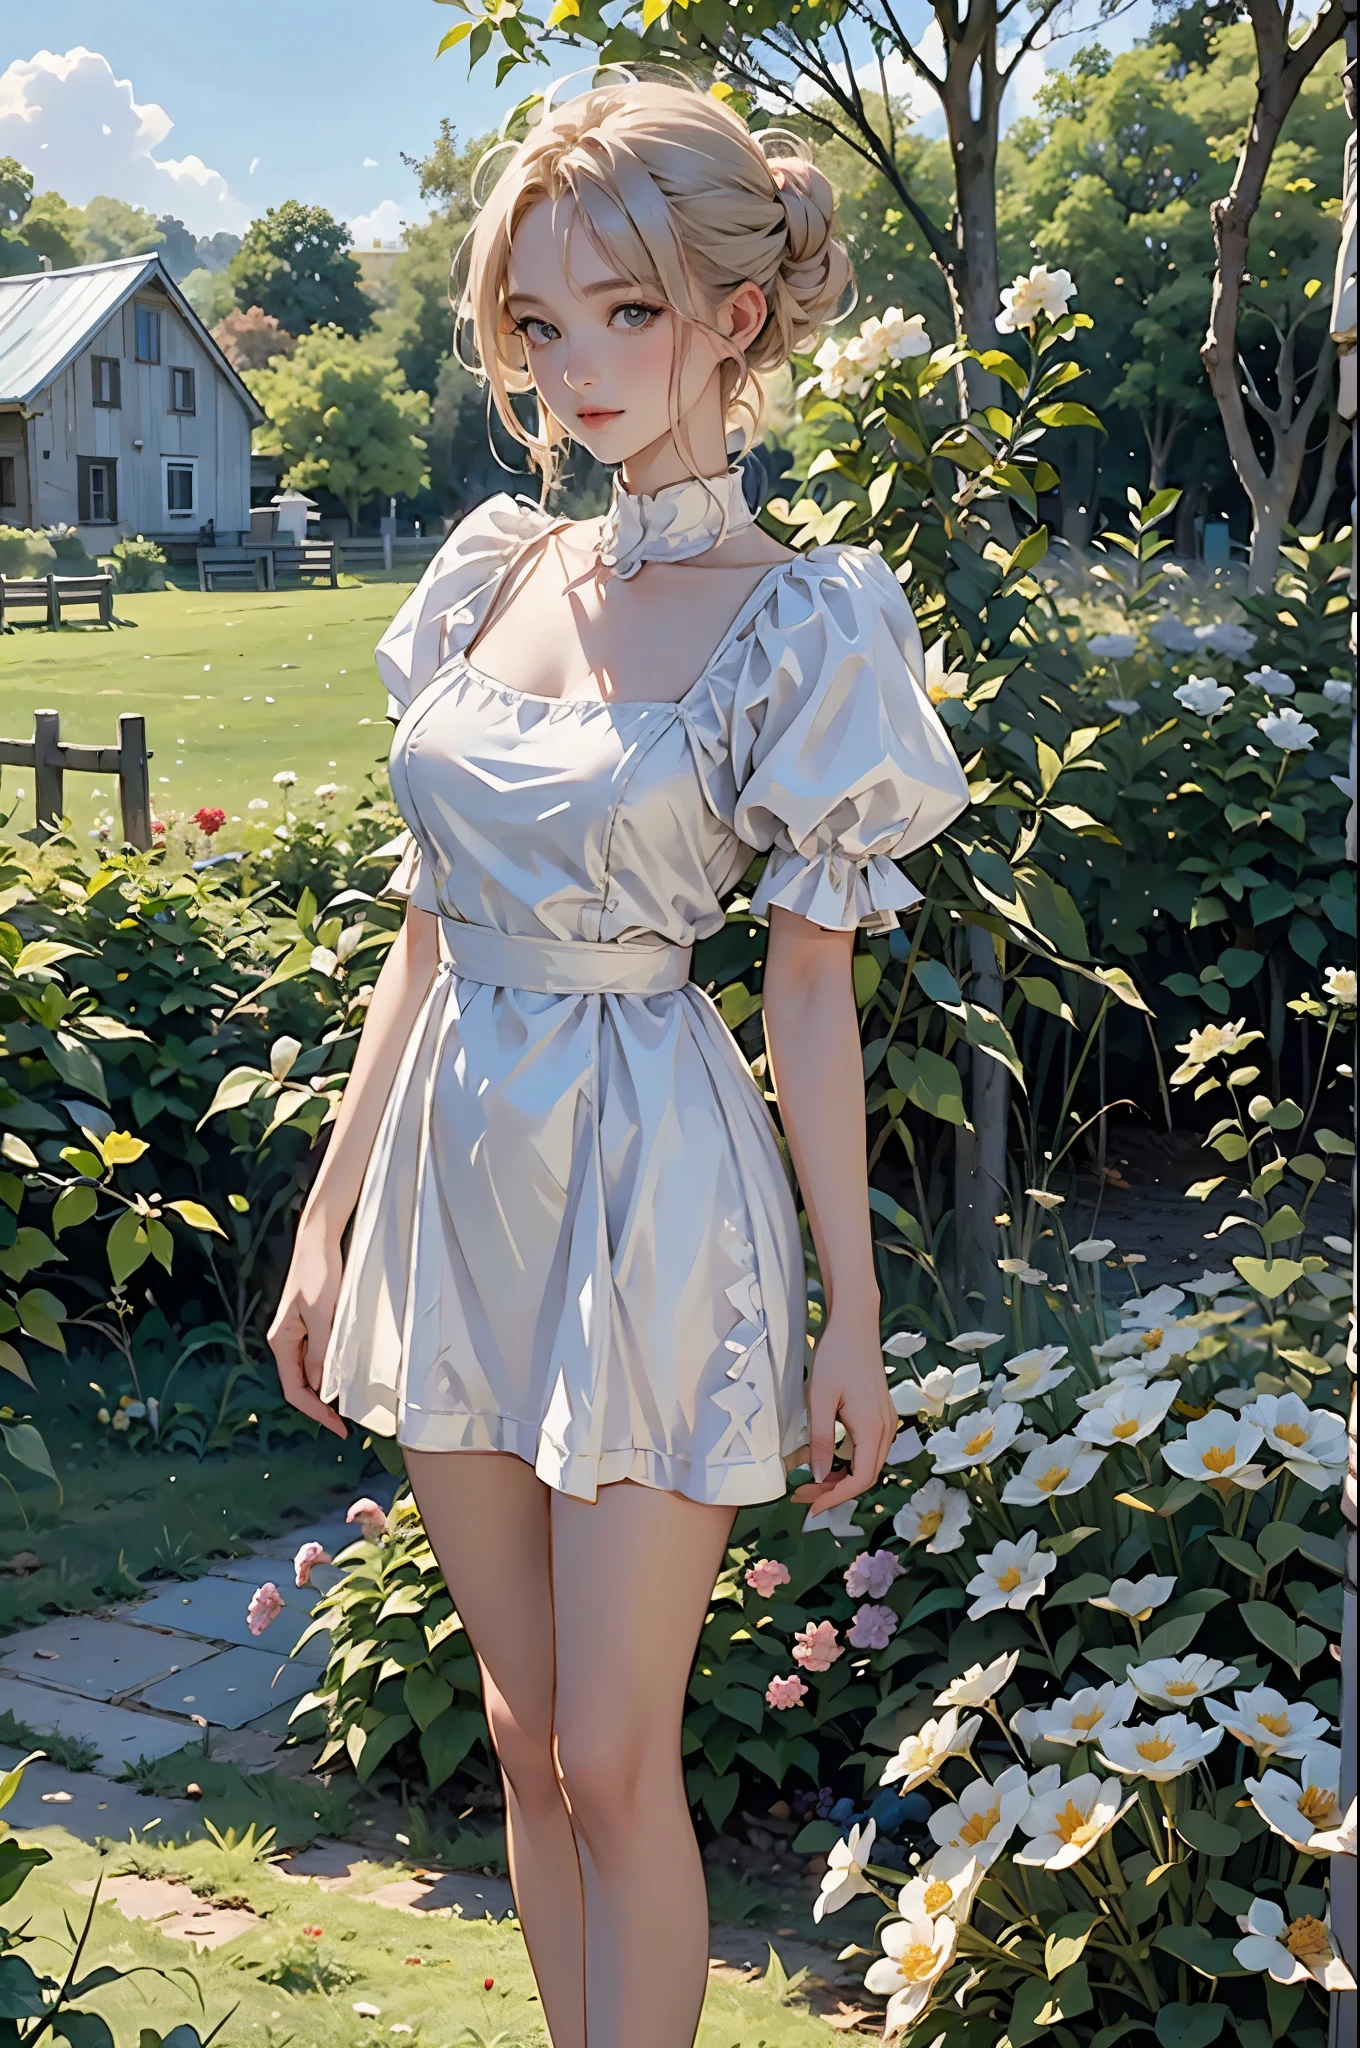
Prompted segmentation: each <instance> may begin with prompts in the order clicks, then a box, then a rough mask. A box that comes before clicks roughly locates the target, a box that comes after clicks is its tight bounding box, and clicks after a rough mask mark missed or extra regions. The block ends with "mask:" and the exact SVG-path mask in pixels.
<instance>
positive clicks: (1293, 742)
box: [1256, 704, 1318, 754]
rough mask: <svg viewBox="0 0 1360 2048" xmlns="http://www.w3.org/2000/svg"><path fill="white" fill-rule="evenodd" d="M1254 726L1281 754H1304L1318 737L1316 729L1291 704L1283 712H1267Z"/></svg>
mask: <svg viewBox="0 0 1360 2048" xmlns="http://www.w3.org/2000/svg"><path fill="white" fill-rule="evenodd" d="M1256 724H1257V728H1258V730H1259V731H1261V732H1263V733H1264V734H1265V736H1266V738H1267V739H1268V740H1271V741H1272V742H1273V743H1274V745H1275V746H1277V747H1278V748H1279V749H1280V752H1281V753H1282V754H1306V753H1307V751H1308V749H1309V747H1311V746H1312V744H1313V741H1314V740H1315V739H1316V738H1317V736H1318V729H1317V727H1316V726H1315V725H1310V724H1309V723H1308V721H1307V719H1306V718H1304V717H1302V716H1301V715H1300V713H1299V712H1297V711H1296V710H1295V709H1294V707H1293V705H1292V704H1287V705H1286V706H1285V708H1284V710H1283V711H1268V712H1267V713H1266V715H1265V717H1264V718H1258V719H1257V721H1256Z"/></svg>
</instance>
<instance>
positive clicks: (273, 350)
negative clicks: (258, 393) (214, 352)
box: [212, 306, 297, 370]
mask: <svg viewBox="0 0 1360 2048" xmlns="http://www.w3.org/2000/svg"><path fill="white" fill-rule="evenodd" d="M212 337H213V340H214V341H215V342H216V343H217V346H218V347H219V348H220V349H221V351H222V353H223V355H224V356H225V357H226V359H227V361H228V362H229V363H230V364H231V366H232V368H233V369H234V370H263V369H265V368H267V366H268V364H269V362H270V361H271V359H272V358H273V357H274V356H291V355H292V354H293V352H294V350H295V349H296V348H297V337H296V335H292V334H290V333H289V332H288V329H287V328H286V327H280V325H279V323H278V321H277V320H276V319H275V318H274V316H273V314H272V313H266V312H263V311H262V310H261V308H260V307H259V306H247V307H246V308H245V310H244V311H242V310H241V309H240V308H239V307H236V308H233V310H232V311H231V312H229V313H227V314H226V315H225V316H224V317H223V318H222V319H221V320H219V321H218V323H217V325H216V326H215V327H214V329H213V331H212Z"/></svg>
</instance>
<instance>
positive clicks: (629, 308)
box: [609, 301, 661, 333]
mask: <svg viewBox="0 0 1360 2048" xmlns="http://www.w3.org/2000/svg"><path fill="white" fill-rule="evenodd" d="M660 310H661V309H660V307H659V306H641V305H638V304H636V303H634V302H631V301H630V303H629V304H628V305H626V306H615V308H614V310H613V312H612V313H611V314H610V316H609V324H610V326H611V327H624V328H627V329H628V330H629V331H630V332H632V333H637V332H639V331H640V330H641V329H642V328H644V327H650V326H651V323H652V322H653V320H655V319H656V318H657V317H658V315H659V313H660Z"/></svg>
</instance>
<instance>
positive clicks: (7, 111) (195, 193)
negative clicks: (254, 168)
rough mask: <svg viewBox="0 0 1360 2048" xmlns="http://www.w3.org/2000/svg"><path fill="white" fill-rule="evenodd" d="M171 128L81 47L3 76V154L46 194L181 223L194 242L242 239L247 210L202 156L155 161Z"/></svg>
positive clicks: (46, 55)
mask: <svg viewBox="0 0 1360 2048" xmlns="http://www.w3.org/2000/svg"><path fill="white" fill-rule="evenodd" d="M173 126H174V122H173V121H172V119H171V117H170V116H169V114H167V113H166V111H165V109H164V107H161V106H157V105H156V103H155V102H154V101H147V102H145V103H144V104H139V103H138V101H137V99H136V98H135V97H134V94H133V89H132V83H131V80H130V79H126V78H116V77H115V76H114V73H113V67H112V65H111V64H110V63H109V61H108V58H107V57H102V56H100V55H99V53H98V52H97V51H95V50H87V49H85V48H83V47H81V46H79V45H78V46H77V47H76V48H75V49H73V50H68V51H67V53H66V55H65V56H64V57H61V56H57V55H56V54H55V53H54V52H53V51H51V50H39V51H38V52H37V53H36V55H35V56H33V57H32V58H30V59H27V60H25V59H23V58H16V59H15V60H14V62H13V63H12V64H11V65H10V66H9V68H8V70H6V71H4V72H0V155H12V156H17V157H18V159H19V161H20V163H22V164H25V165H27V166H28V168H29V169H30V170H33V171H34V172H35V173H38V172H39V156H40V153H42V161H41V171H40V173H39V175H38V184H39V186H40V188H41V189H43V190H45V191H49V190H53V189H55V190H56V191H58V192H60V193H61V195H62V197H63V198H64V199H68V200H69V201H70V202H71V204H72V205H73V206H84V205H86V204H88V202H89V201H90V200H91V199H93V198H94V197H95V195H96V194H97V193H108V194H109V195H110V197H112V198H114V199H124V200H126V201H127V202H128V203H129V204H130V205H132V206H145V207H147V208H149V209H150V211H151V212H152V213H156V214H161V213H170V214H175V215H177V216H178V218H179V219H181V220H182V221H183V222H184V223H185V225H186V226H187V227H188V228H190V229H191V230H192V231H193V232H194V233H195V234H213V233H215V232H216V231H217V230H218V229H219V228H226V229H228V230H230V231H232V232H238V231H239V230H240V229H242V228H244V227H245V226H246V224H247V222H248V221H249V219H250V210H249V208H248V207H246V206H245V205H244V204H243V203H242V202H241V201H240V200H239V199H236V198H234V197H233V195H232V193H231V192H230V190H229V189H228V186H227V181H226V179H225V178H224V177H223V176H222V174H221V172H220V171H214V170H212V169H210V168H209V166H208V165H207V164H205V163H204V161H203V159H202V158H201V157H198V156H182V157H158V156H156V155H155V154H154V152H155V150H156V149H157V148H158V147H159V146H160V144H161V143H163V142H164V141H165V138H166V136H167V135H168V134H169V133H170V130H171V129H172V127H173Z"/></svg>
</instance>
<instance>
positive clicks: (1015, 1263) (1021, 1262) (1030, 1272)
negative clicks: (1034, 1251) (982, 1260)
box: [996, 1259, 1048, 1287]
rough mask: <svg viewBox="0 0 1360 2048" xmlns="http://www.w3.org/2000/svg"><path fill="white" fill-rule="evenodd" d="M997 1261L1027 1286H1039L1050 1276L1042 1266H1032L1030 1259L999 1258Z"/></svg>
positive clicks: (1002, 1268)
mask: <svg viewBox="0 0 1360 2048" xmlns="http://www.w3.org/2000/svg"><path fill="white" fill-rule="evenodd" d="M996 1263H997V1265H998V1266H999V1267H1000V1268H1001V1271H1002V1272H1003V1273H1009V1274H1011V1276H1012V1277H1013V1278H1014V1279H1016V1280H1019V1281H1020V1282H1021V1283H1022V1285H1024V1286H1025V1287H1038V1286H1040V1285H1041V1284H1042V1283H1043V1282H1044V1281H1045V1280H1047V1278H1048V1275H1047V1273H1045V1272H1044V1270H1043V1268H1042V1266H1031V1265H1030V1263H1029V1261H1028V1259H998V1260H997V1262H996Z"/></svg>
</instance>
